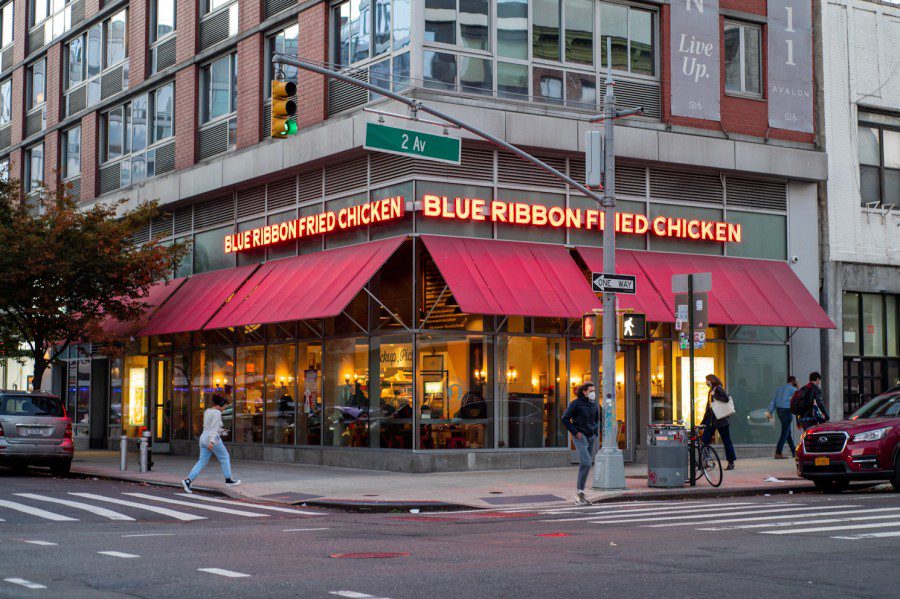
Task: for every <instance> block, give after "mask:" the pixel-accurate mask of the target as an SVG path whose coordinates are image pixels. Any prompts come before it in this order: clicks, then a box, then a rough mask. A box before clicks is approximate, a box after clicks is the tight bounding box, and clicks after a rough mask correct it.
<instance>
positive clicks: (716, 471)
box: [688, 424, 722, 487]
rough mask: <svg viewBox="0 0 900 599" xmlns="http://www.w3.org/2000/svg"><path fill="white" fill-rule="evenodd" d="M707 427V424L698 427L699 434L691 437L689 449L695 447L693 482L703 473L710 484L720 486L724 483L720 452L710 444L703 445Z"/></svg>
mask: <svg viewBox="0 0 900 599" xmlns="http://www.w3.org/2000/svg"><path fill="white" fill-rule="evenodd" d="M705 428H706V426H705V425H703V424H701V425H699V426H698V427H697V434H696V435H694V436H693V437H691V440H690V446H689V447H688V451H690V450H691V448H693V452H692V453H693V456H694V480H693V482H694V483H696V482H697V481H698V480H699V479H700V476H701V475H702V476H703V477H704V478H705V479H706V480H707V482H709V484H710V485H712V486H713V487H718V486H719V485H721V484H722V462H721V460H719V454H718V453H716V450H715V449H713V448H712V447H710V446H709V445H703V443H702V441H701V440H700V439H701V437H702V436H703V431H704V429H705Z"/></svg>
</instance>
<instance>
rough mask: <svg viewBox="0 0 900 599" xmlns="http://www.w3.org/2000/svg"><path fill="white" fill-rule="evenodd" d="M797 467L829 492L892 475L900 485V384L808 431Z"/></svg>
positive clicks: (898, 488)
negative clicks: (844, 415) (843, 416)
mask: <svg viewBox="0 0 900 599" xmlns="http://www.w3.org/2000/svg"><path fill="white" fill-rule="evenodd" d="M797 473H798V474H799V475H800V476H802V477H803V478H806V479H809V480H811V481H813V483H814V484H815V485H816V488H817V489H819V490H820V491H823V492H825V493H840V492H841V491H843V490H845V489H846V488H847V487H848V486H849V485H850V482H851V481H856V480H876V481H877V480H887V481H890V482H891V485H893V487H894V490H896V491H900V388H897V387H895V388H894V389H891V390H890V391H888V392H887V393H885V394H884V395H879V396H878V397H876V398H875V399H873V400H872V401H870V402H869V403H867V404H866V405H864V406H863V407H861V408H860V409H858V410H857V411H856V412H855V413H854V414H853V415H852V416H850V418H849V419H847V420H840V421H837V422H826V423H825V424H820V425H818V426H814V427H812V428H810V429H809V430H807V431H806V432H805V433H803V440H802V442H801V443H800V447H799V448H798V449H797Z"/></svg>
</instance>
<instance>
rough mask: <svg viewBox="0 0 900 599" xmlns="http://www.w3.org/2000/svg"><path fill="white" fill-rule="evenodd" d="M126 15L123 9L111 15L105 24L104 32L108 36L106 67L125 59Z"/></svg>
mask: <svg viewBox="0 0 900 599" xmlns="http://www.w3.org/2000/svg"><path fill="white" fill-rule="evenodd" d="M126 30H127V24H126V15H125V11H124V10H123V11H121V12H118V13H116V14H115V15H113V16H112V17H110V18H109V19H107V20H106V22H105V23H104V24H103V34H104V35H105V37H106V61H105V62H104V66H105V67H109V66H112V65H114V64H118V63H120V62H122V61H123V60H125V56H126V52H127V50H126Z"/></svg>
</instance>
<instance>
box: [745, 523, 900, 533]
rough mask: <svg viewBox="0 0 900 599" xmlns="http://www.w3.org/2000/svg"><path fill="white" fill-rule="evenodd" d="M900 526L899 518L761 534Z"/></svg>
mask: <svg viewBox="0 0 900 599" xmlns="http://www.w3.org/2000/svg"><path fill="white" fill-rule="evenodd" d="M894 526H900V520H894V521H893V522H879V523H878V524H848V525H846V526H818V527H815V528H792V529H791V530H762V531H760V533H759V534H762V535H795V534H800V533H805V532H829V531H832V530H853V529H854V528H890V527H894Z"/></svg>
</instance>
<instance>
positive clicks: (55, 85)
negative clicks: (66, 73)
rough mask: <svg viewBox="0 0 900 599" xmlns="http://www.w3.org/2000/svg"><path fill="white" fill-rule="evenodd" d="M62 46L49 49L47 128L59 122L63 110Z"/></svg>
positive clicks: (53, 46)
mask: <svg viewBox="0 0 900 599" xmlns="http://www.w3.org/2000/svg"><path fill="white" fill-rule="evenodd" d="M62 54H63V51H62V44H53V45H52V46H50V47H49V48H48V49H47V128H48V129H49V128H50V127H52V126H53V125H55V124H56V123H58V122H59V119H60V111H61V110H62V108H61V106H60V105H61V104H62Z"/></svg>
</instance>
